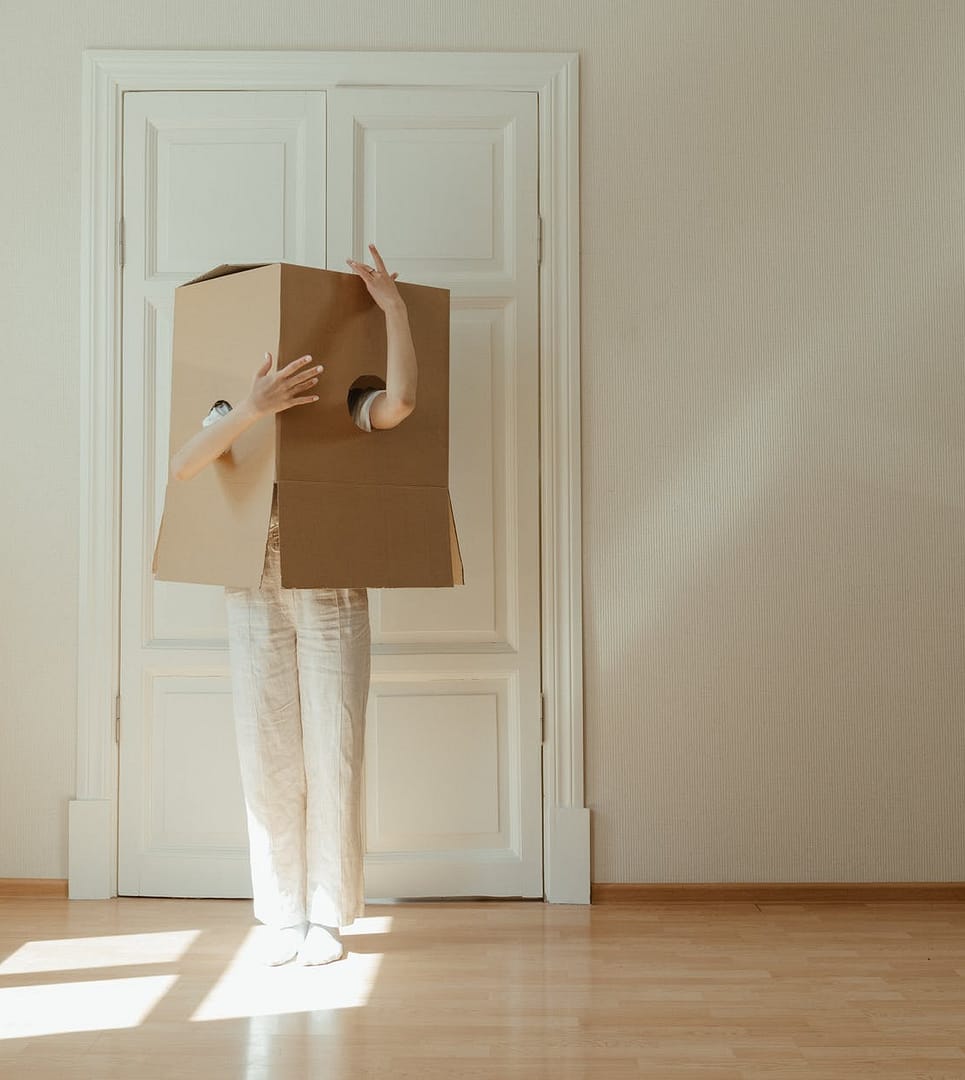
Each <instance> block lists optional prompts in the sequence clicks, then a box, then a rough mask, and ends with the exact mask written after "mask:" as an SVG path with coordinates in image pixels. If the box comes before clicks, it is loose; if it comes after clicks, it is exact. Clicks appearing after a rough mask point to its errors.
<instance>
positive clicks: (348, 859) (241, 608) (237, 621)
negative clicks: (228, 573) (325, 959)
mask: <svg viewBox="0 0 965 1080" xmlns="http://www.w3.org/2000/svg"><path fill="white" fill-rule="evenodd" d="M225 603H226V608H227V614H228V645H229V653H230V659H231V678H232V692H233V698H234V716H235V730H236V735H237V746H238V758H239V763H240V766H241V780H242V789H243V792H244V797H245V807H246V811H247V821H248V842H249V849H250V856H251V877H252V886H253V893H254V915H255V918H256V919H258V920H259V921H260V922H262V923H265V924H266V925H269V926H287V925H291V924H293V923H297V922H304V921H309V922H314V923H319V924H321V925H323V926H336V927H344V926H350V925H351V924H352V922H353V921H354V920H355V919H356V918H358V917H360V916H361V915H362V914H363V913H364V908H365V901H364V897H365V885H364V879H363V849H364V841H363V837H362V819H361V784H362V764H363V751H364V743H365V706H366V702H367V699H368V692H369V677H370V672H371V638H370V626H369V608H368V593H367V591H366V590H365V589H286V588H283V587H282V585H281V577H280V556H279V544H278V523H277V518H276V517H275V516H274V515H273V517H272V524H271V529H270V532H269V537H268V543H267V545H266V549H265V575H264V579H263V581H262V584H261V587H260V588H251V589H236V588H226V589H225Z"/></svg>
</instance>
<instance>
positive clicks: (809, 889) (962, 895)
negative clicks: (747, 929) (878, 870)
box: [590, 881, 965, 904]
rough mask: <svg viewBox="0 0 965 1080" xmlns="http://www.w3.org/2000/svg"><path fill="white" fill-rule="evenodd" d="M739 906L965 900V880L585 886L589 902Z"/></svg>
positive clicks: (616, 883)
mask: <svg viewBox="0 0 965 1080" xmlns="http://www.w3.org/2000/svg"><path fill="white" fill-rule="evenodd" d="M733 900H739V901H743V902H744V903H751V904H754V903H767V904H774V903H792V904H802V903H808V904H811V903H818V902H830V903H838V904H841V903H845V904H849V903H850V904H853V903H860V904H864V903H874V902H876V901H882V900H916V901H922V900H938V901H945V902H948V903H951V902H954V901H958V900H965V881H855V882H851V881H841V882H811V881H805V882H784V881H760V882H758V881H751V882H746V883H744V882H729V881H723V882H709V883H706V884H705V883H697V884H687V883H681V884H664V883H658V884H623V883H620V882H610V883H607V882H597V883H593V884H591V885H590V903H591V904H645V903H661V904H672V903H678V902H680V901H702V902H707V901H713V902H720V901H733Z"/></svg>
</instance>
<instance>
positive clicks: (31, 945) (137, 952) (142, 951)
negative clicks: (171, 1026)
mask: <svg viewBox="0 0 965 1080" xmlns="http://www.w3.org/2000/svg"><path fill="white" fill-rule="evenodd" d="M200 933H201V931H200V930H173V931H164V932H161V933H153V934H113V935H111V936H110V937H81V938H51V939H49V940H46V941H27V942H24V944H23V945H21V946H20V948H19V949H17V951H16V952H14V953H11V954H10V956H8V957H7V958H6V959H5V960H3V961H2V962H0V975H25V974H30V973H35V972H38V971H77V970H78V969H83V968H99V967H120V966H123V965H128V966H129V965H131V964H168V963H171V961H173V960H179V959H180V958H181V957H182V956H183V955H184V954H185V953H186V952H187V950H188V949H189V948H190V947H191V945H192V944H193V943H194V941H195V940H196V939H197V938H198V936H199V935H200Z"/></svg>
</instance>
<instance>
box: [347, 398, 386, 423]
mask: <svg viewBox="0 0 965 1080" xmlns="http://www.w3.org/2000/svg"><path fill="white" fill-rule="evenodd" d="M384 393H385V391H384V390H370V391H369V392H368V393H367V394H364V395H361V396H360V397H359V400H358V402H357V403H356V405H355V411H354V415H353V417H352V419H353V420H354V421H355V423H356V424H357V425H358V426H359V427H360V428H361V429H362V430H363V431H371V430H372V421H371V419H370V416H369V414H370V413H371V412H372V402H373V401H375V399H376V398H377V397H378V396H379V394H384Z"/></svg>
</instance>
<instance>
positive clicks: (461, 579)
mask: <svg viewBox="0 0 965 1080" xmlns="http://www.w3.org/2000/svg"><path fill="white" fill-rule="evenodd" d="M446 497H447V498H448V500H449V555H450V558H451V559H452V583H453V585H465V584H466V575H465V566H464V565H463V561H462V551H461V550H460V548H459V534H458V533H457V532H456V519H455V517H454V516H453V513H452V496H451V495H450V494H449V491H448V489H447V490H446Z"/></svg>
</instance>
